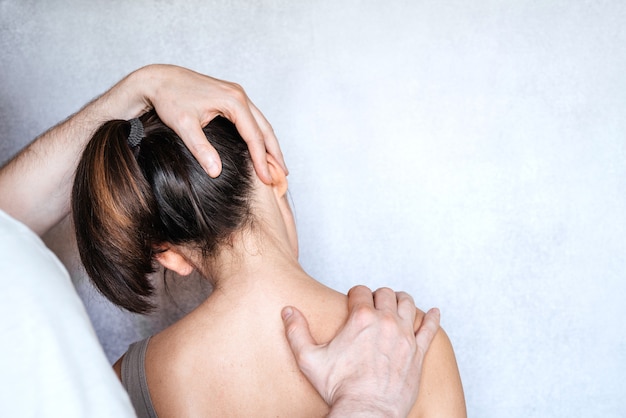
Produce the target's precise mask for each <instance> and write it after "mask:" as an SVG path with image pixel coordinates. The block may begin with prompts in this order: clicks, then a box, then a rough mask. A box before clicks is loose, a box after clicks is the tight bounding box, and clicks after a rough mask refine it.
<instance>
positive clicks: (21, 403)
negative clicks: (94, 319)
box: [0, 211, 134, 418]
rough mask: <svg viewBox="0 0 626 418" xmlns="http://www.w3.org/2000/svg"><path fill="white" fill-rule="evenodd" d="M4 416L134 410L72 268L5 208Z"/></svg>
mask: <svg viewBox="0 0 626 418" xmlns="http://www.w3.org/2000/svg"><path fill="white" fill-rule="evenodd" d="M0 416H2V417H64V418H71V417H77V418H78V417H80V418H83V417H107V418H108V417H130V416H134V412H133V409H132V406H131V404H130V401H129V399H128V395H127V394H126V392H125V391H124V389H123V388H122V386H121V384H120V382H119V381H118V379H117V377H116V376H115V374H114V373H113V370H112V368H111V366H110V364H109V362H108V361H107V359H106V357H105V355H104V352H103V350H102V348H101V346H100V344H99V343H98V339H97V337H96V334H95V332H94V330H93V328H92V326H91V322H90V321H89V318H88V316H87V313H86V312H85V309H84V306H83V304H82V302H81V301H80V299H79V297H78V295H77V294H76V292H75V290H74V287H73V286H72V282H71V281H70V277H69V274H68V273H67V271H66V269H65V268H64V267H63V265H62V264H61V263H60V261H59V260H58V259H57V257H56V256H55V255H54V254H53V253H52V252H51V251H50V250H48V248H47V247H46V246H45V245H44V243H43V242H42V241H41V239H40V238H39V237H38V236H37V235H36V234H35V233H33V232H32V231H31V230H30V229H28V228H27V227H26V226H24V225H23V224H21V223H19V222H17V221H16V220H15V219H13V218H11V217H10V216H8V215H7V214H6V213H4V212H3V211H0Z"/></svg>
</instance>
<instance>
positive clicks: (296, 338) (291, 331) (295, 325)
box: [281, 306, 317, 369]
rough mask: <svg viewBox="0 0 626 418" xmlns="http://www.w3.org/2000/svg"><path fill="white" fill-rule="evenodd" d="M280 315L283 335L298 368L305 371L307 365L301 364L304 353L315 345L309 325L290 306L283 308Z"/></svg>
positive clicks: (303, 359) (302, 316) (300, 314)
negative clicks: (283, 330)
mask: <svg viewBox="0 0 626 418" xmlns="http://www.w3.org/2000/svg"><path fill="white" fill-rule="evenodd" d="M281 314H282V317H283V324H284V326H285V335H286V336H287V341H288V342H289V346H290V347H291V351H293V354H294V356H295V358H296V361H297V362H298V365H299V366H300V368H301V369H306V366H307V365H306V364H302V363H304V362H305V357H306V356H305V353H306V352H307V351H310V350H311V349H312V348H314V347H315V346H316V345H317V342H316V341H315V340H314V339H313V336H312V335H311V330H310V329H309V323H308V322H307V320H306V318H305V317H304V315H302V312H300V311H299V310H297V309H296V308H294V307H291V306H287V307H285V308H283V310H282V312H281Z"/></svg>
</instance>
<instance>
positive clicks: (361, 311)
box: [352, 305, 376, 327]
mask: <svg viewBox="0 0 626 418" xmlns="http://www.w3.org/2000/svg"><path fill="white" fill-rule="evenodd" d="M352 316H353V319H354V322H355V323H357V324H358V325H361V326H363V327H365V326H367V325H370V324H372V323H374V322H375V321H376V312H374V310H373V309H372V308H371V307H370V306H367V305H359V306H357V307H355V308H354V310H353V312H352Z"/></svg>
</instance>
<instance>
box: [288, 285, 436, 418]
mask: <svg viewBox="0 0 626 418" xmlns="http://www.w3.org/2000/svg"><path fill="white" fill-rule="evenodd" d="M348 297H349V299H348V305H349V310H350V316H349V319H348V321H347V322H346V324H345V325H344V327H343V328H342V329H341V330H340V332H339V333H338V334H337V336H336V337H335V338H334V339H333V340H332V341H330V342H329V343H328V344H317V343H316V342H315V340H314V339H313V337H312V336H311V333H310V331H309V327H308V323H307V321H306V319H305V318H304V316H303V315H302V313H301V312H299V311H298V310H297V309H295V308H293V307H287V308H285V309H283V320H284V324H285V331H286V335H287V339H288V341H289V344H290V346H291V348H292V350H293V352H294V355H295V357H296V361H297V362H298V365H299V366H300V369H301V370H302V372H303V373H304V374H305V375H306V376H307V378H308V379H309V381H310V382H311V384H312V385H313V387H315V389H316V390H317V391H318V392H319V393H320V394H321V395H322V397H323V398H324V400H325V401H326V402H327V403H328V404H329V405H331V406H332V407H333V410H332V411H331V414H333V413H340V409H339V408H338V407H339V406H341V407H342V409H341V410H342V411H348V410H349V411H350V412H351V413H356V412H361V413H364V414H367V413H371V412H372V411H380V413H381V416H406V415H407V414H408V412H409V410H410V409H411V407H412V406H413V404H414V403H415V400H416V399H417V393H418V385H419V380H420V375H421V370H422V364H423V361H424V356H425V355H426V351H427V350H428V347H429V346H430V343H431V342H432V340H433V338H434V336H435V334H436V333H437V331H438V329H439V310H438V309H436V308H434V309H431V310H430V311H429V312H428V313H427V314H426V316H425V317H424V319H423V321H422V324H421V326H420V327H419V330H418V331H417V334H415V332H414V322H415V315H416V308H415V304H414V302H413V299H412V298H411V296H409V295H408V294H406V293H404V292H398V293H395V292H393V291H392V290H390V289H387V288H383V289H379V290H377V291H376V292H375V293H374V294H372V292H371V291H370V290H369V289H368V288H366V287H364V286H356V287H354V288H352V289H351V290H350V292H349V293H348ZM368 416H371V415H368Z"/></svg>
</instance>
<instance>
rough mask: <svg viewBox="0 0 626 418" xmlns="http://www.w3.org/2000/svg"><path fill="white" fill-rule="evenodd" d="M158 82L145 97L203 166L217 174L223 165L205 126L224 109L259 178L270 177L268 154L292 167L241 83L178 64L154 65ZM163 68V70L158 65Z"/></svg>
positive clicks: (223, 113)
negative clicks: (235, 128)
mask: <svg viewBox="0 0 626 418" xmlns="http://www.w3.org/2000/svg"><path fill="white" fill-rule="evenodd" d="M153 68H154V69H156V70H157V77H158V83H156V84H155V88H154V89H152V92H151V94H149V95H148V96H147V97H146V99H147V100H148V101H149V105H151V106H152V107H154V109H155V110H156V112H157V113H158V115H159V117H160V118H161V120H162V121H163V122H165V124H166V125H168V126H169V127H170V128H172V129H173V130H174V131H175V132H176V133H177V134H178V135H179V136H180V137H181V138H182V140H183V141H184V142H185V144H186V145H187V147H188V148H189V150H190V151H191V153H192V154H193V155H194V156H195V157H196V159H197V160H198V162H200V164H201V165H202V167H203V168H204V170H205V171H206V172H207V173H208V174H209V175H210V176H211V177H217V176H218V175H219V174H220V173H221V171H222V165H221V161H220V157H219V155H218V153H217V151H216V150H215V149H214V148H213V147H212V146H211V145H210V144H209V143H208V142H207V140H206V137H205V136H204V134H203V133H202V127H203V126H205V125H206V124H208V123H209V122H210V121H211V120H212V119H213V118H215V117H216V116H218V115H222V116H224V117H226V118H227V119H229V120H230V121H231V122H233V123H234V124H235V126H236V127H237V130H238V131H239V133H240V134H241V136H242V137H243V139H244V140H245V141H246V143H247V144H248V148H249V149H250V155H251V157H252V162H253V163H254V168H255V171H256V172H257V174H258V176H259V178H260V179H261V180H262V181H263V182H264V183H266V184H269V183H270V182H271V177H270V174H269V169H268V167H267V157H266V154H270V155H272V156H273V157H274V158H275V159H276V160H277V161H278V162H279V164H280V165H281V166H282V167H283V169H284V170H285V172H287V173H288V170H287V167H286V165H285V161H284V159H283V155H282V152H281V150H280V146H279V144H278V140H277V139H276V136H275V135H274V131H273V129H272V126H271V125H270V124H269V122H268V121H267V120H266V119H265V117H264V116H263V114H262V113H261V112H260V111H259V110H258V109H257V107H256V106H255V105H254V103H252V101H250V99H249V98H248V96H247V95H246V93H245V91H244V90H243V88H241V86H239V85H238V84H235V83H231V82H228V81H223V80H218V79H216V78H212V77H209V76H206V75H203V74H199V73H196V72H194V71H191V70H188V69H186V68H182V67H176V66H153ZM158 70H161V71H158Z"/></svg>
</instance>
